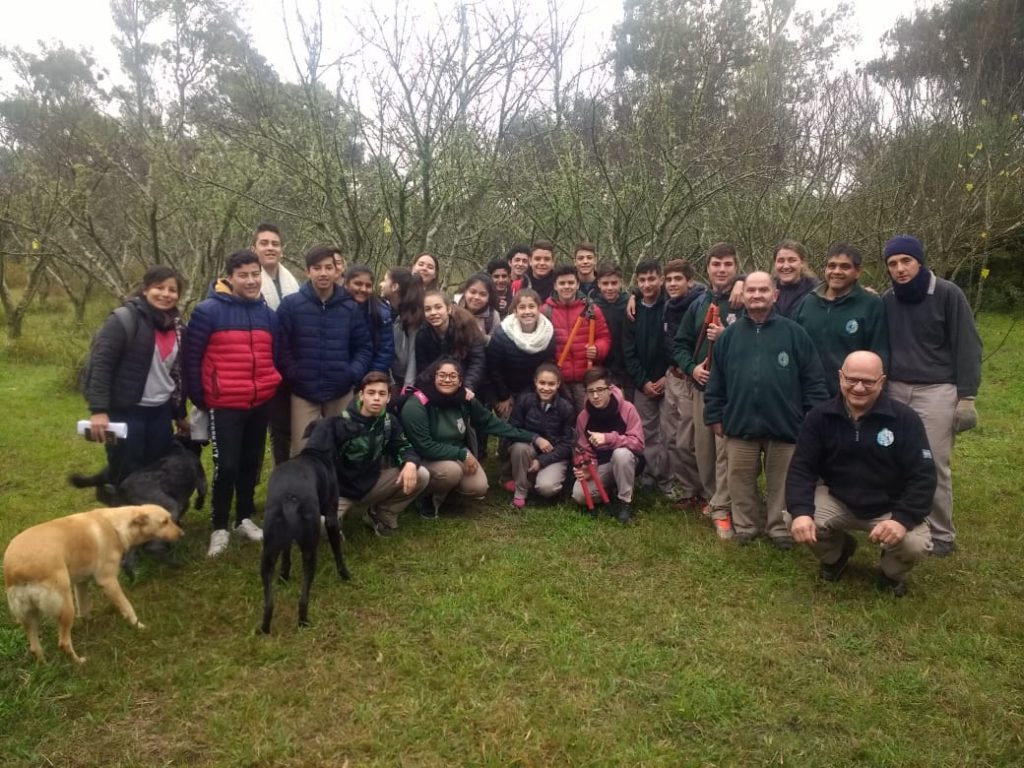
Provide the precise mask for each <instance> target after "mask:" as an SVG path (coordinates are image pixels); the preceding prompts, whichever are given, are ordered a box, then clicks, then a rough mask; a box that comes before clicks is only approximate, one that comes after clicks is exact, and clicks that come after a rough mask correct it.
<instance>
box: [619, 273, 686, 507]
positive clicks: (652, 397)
mask: <svg viewBox="0 0 1024 768" xmlns="http://www.w3.org/2000/svg"><path fill="white" fill-rule="evenodd" d="M635 279H636V285H637V288H638V289H639V291H640V301H639V302H637V305H636V315H635V317H634V318H633V319H632V320H630V319H629V318H627V319H626V322H625V324H624V325H623V327H622V354H623V357H624V359H625V362H626V372H627V373H628V374H629V376H630V378H631V379H632V380H633V384H634V385H635V386H636V397H635V399H634V400H633V405H635V406H636V410H637V413H639V414H640V421H641V422H642V423H643V427H644V459H645V460H646V464H647V466H646V468H645V470H644V473H645V475H646V476H647V478H648V482H649V483H651V484H653V485H656V486H657V488H658V489H659V490H660V491H661V492H662V493H664V494H665V495H667V496H674V495H675V493H676V491H675V489H673V488H672V487H671V483H670V474H671V473H670V471H669V466H668V454H667V452H666V450H665V443H664V441H663V440H662V434H661V425H662V420H663V418H664V409H665V377H666V371H667V370H668V363H669V357H668V355H667V354H666V351H665V338H664V335H663V334H664V330H663V329H664V314H665V294H664V292H663V291H662V284H663V280H662V277H661V265H660V264H658V262H656V261H654V260H653V259H647V260H644V261H641V262H640V263H639V264H637V265H636V274H635Z"/></svg>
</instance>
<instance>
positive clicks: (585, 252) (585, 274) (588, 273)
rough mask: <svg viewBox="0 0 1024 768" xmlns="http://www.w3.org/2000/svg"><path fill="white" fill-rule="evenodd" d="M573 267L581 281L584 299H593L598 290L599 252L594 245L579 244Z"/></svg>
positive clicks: (574, 252) (573, 259)
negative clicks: (596, 271) (596, 272)
mask: <svg viewBox="0 0 1024 768" xmlns="http://www.w3.org/2000/svg"><path fill="white" fill-rule="evenodd" d="M572 262H573V266H575V267H576V274H577V276H578V277H579V279H580V293H582V294H583V297H584V298H587V299H593V298H594V297H593V294H594V291H595V289H596V288H597V275H596V274H595V270H596V269H597V250H596V249H595V248H594V245H593V244H592V243H578V244H577V245H576V250H575V251H573V254H572Z"/></svg>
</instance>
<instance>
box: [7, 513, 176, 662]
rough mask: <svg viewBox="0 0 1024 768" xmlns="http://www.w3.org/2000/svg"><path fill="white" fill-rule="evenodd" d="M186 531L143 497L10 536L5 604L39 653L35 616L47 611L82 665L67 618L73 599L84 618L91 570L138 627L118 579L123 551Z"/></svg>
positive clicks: (169, 539) (63, 647) (72, 611)
mask: <svg viewBox="0 0 1024 768" xmlns="http://www.w3.org/2000/svg"><path fill="white" fill-rule="evenodd" d="M184 535H185V532H184V531H182V530H181V528H179V527H178V526H177V524H175V522H174V521H173V520H172V519H171V514H170V512H168V511H167V510H166V509H164V508H163V507H158V506H156V505H155V504H144V505H142V506H137V507H111V508H104V509H94V510H92V511H91V512H79V513H78V514H75V515H68V516H67V517H60V518H57V519H56V520H50V521H48V522H45V523H40V524H39V525H35V526H33V527H31V528H29V529H27V530H25V531H22V532H21V533H19V534H18V535H17V536H15V537H14V538H13V539H12V540H11V543H10V544H8V545H7V551H6V552H5V553H4V583H5V585H6V587H7V605H8V606H9V607H10V609H11V614H12V615H13V616H14V618H15V620H17V621H18V623H20V624H21V626H22V627H23V628H24V630H25V634H26V635H28V645H29V649H30V650H31V651H32V653H33V654H35V657H36V658H37V659H39V660H42V658H43V648H42V646H41V645H40V644H39V619H40V618H41V617H42V616H44V615H45V616H51V617H53V618H54V619H56V620H57V623H58V625H59V628H60V630H59V645H60V649H61V650H62V651H64V653H66V654H67V655H68V656H69V657H70V658H71V659H72V660H73V661H76V662H78V663H79V664H81V663H82V662H84V661H85V659H84V658H82V657H80V656H78V655H77V654H76V653H75V649H74V648H73V647H72V645H71V625H72V624H74V622H75V603H76V602H77V605H78V614H77V615H79V616H83V617H84V616H85V615H86V614H87V613H88V611H89V584H88V580H89V577H90V576H91V577H92V578H93V579H95V580H96V583H97V584H99V585H100V588H102V589H103V591H104V592H105V593H106V595H107V597H108V598H110V601H111V602H112V603H113V604H114V605H116V606H117V609H118V610H119V611H120V612H121V615H122V616H124V617H125V618H126V619H127V620H128V623H129V624H131V625H132V626H134V627H138V628H139V629H143V628H144V627H143V625H142V624H141V623H140V622H139V619H138V617H137V616H136V615H135V609H134V608H132V604H131V603H129V602H128V598H127V597H125V595H124V592H122V591H121V585H120V584H119V583H118V581H117V573H118V570H119V569H120V567H121V558H122V557H123V556H124V553H125V552H126V551H127V550H128V549H129V548H131V547H135V546H138V545H140V544H145V543H146V542H147V541H153V540H154V539H159V540H161V541H166V542H175V541H178V539H180V538H181V537H182V536H184ZM72 585H74V588H75V589H74V597H72V591H71V587H72Z"/></svg>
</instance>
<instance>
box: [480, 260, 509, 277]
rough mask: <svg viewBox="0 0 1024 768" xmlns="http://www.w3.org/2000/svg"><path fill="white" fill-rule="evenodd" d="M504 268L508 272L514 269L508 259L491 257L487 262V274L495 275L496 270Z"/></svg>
mask: <svg viewBox="0 0 1024 768" xmlns="http://www.w3.org/2000/svg"><path fill="white" fill-rule="evenodd" d="M499 269H504V270H505V271H506V272H511V271H512V265H511V264H509V263H508V259H500V258H499V259H491V260H490V261H488V262H487V268H486V271H487V274H488V275H493V274H494V273H495V271H496V270H499Z"/></svg>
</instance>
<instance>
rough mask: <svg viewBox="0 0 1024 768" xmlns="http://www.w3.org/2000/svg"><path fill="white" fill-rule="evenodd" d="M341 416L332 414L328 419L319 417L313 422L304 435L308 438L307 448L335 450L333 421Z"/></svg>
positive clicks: (312, 449)
mask: <svg viewBox="0 0 1024 768" xmlns="http://www.w3.org/2000/svg"><path fill="white" fill-rule="evenodd" d="M338 418H339V417H337V416H331V417H329V418H326V419H317V420H316V421H314V422H312V423H311V424H310V425H309V426H308V427H306V431H305V432H304V433H303V437H304V438H305V440H306V448H307V449H308V450H311V451H332V450H334V442H333V436H334V429H333V423H334V421H335V420H337V419H338Z"/></svg>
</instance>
